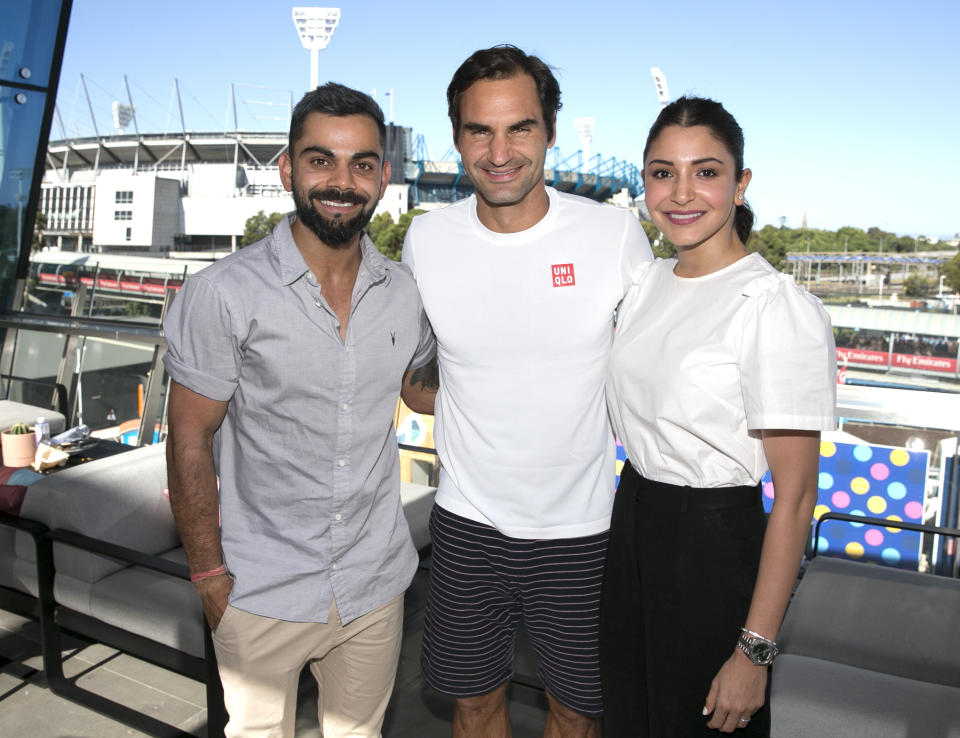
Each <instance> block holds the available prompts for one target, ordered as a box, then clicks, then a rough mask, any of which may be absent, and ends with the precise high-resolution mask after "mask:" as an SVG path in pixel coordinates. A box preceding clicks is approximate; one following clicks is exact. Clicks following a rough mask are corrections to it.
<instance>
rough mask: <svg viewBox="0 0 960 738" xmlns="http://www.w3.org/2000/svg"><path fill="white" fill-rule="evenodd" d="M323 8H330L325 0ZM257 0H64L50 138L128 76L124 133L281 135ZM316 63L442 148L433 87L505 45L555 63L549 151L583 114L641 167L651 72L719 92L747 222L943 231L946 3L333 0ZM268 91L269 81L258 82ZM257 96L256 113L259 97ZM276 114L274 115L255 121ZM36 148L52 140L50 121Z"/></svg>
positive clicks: (98, 109) (947, 207)
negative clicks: (331, 27) (741, 155)
mask: <svg viewBox="0 0 960 738" xmlns="http://www.w3.org/2000/svg"><path fill="white" fill-rule="evenodd" d="M329 4H331V5H333V4H335V3H333V2H331V3H329ZM292 5H293V4H292V3H290V4H288V3H284V2H276V1H275V0H234V1H233V2H222V1H221V0H192V1H191V2H185V1H184V0H166V1H165V2H162V3H141V2H130V0H124V1H122V2H121V1H119V0H74V3H73V15H72V18H71V24H70V31H69V35H68V38H67V48H66V53H65V59H64V66H63V72H62V77H61V82H60V91H59V94H58V107H59V110H60V114H61V118H62V120H63V123H64V126H65V128H66V129H67V132H68V135H90V134H91V133H92V125H91V123H90V116H89V113H88V112H87V107H86V101H85V100H84V98H83V96H82V93H81V92H80V74H83V75H84V76H85V77H86V80H87V87H88V91H89V94H90V97H91V101H92V103H93V106H94V109H95V114H96V116H97V125H98V126H99V128H100V132H101V133H109V132H112V124H111V120H110V104H111V102H112V101H113V100H119V101H121V102H125V101H126V94H125V92H124V88H123V81H122V75H123V74H126V75H127V77H128V79H129V81H130V88H131V93H132V96H133V101H134V104H135V105H136V107H137V116H138V121H139V125H140V129H141V131H149V132H160V131H165V130H169V131H174V130H179V128H180V121H179V114H178V113H177V108H176V105H175V103H174V102H173V96H172V90H173V85H174V79H175V78H176V79H178V80H179V81H180V88H181V98H182V101H183V108H184V115H185V118H186V127H187V128H189V129H192V130H197V131H211V130H223V129H224V127H225V126H226V127H227V128H231V129H232V128H233V117H232V107H231V106H230V105H229V104H228V103H229V100H230V84H231V83H235V84H237V85H240V87H238V91H237V95H236V100H237V107H238V118H239V124H240V126H241V127H243V128H246V129H248V130H254V129H259V130H278V129H285V127H286V122H285V116H286V103H287V100H288V98H289V94H290V93H292V94H293V99H294V101H296V100H297V99H299V97H300V96H301V95H302V94H303V93H304V92H305V90H306V88H307V86H308V84H309V53H308V52H307V51H306V50H305V49H303V48H302V47H301V45H300V42H299V39H298V38H297V35H296V31H295V30H294V26H293V21H292V20H291V7H292ZM340 7H341V10H342V20H341V22H340V26H339V28H338V29H337V30H336V32H335V34H334V37H333V40H332V41H331V43H330V46H329V47H328V48H327V49H326V50H324V51H322V52H320V79H321V81H325V80H327V79H333V80H336V81H339V82H342V83H344V84H347V85H350V86H353V87H357V88H358V89H362V90H365V91H367V92H370V91H371V90H373V89H376V90H377V99H378V101H379V102H380V104H381V105H382V106H383V107H384V110H385V111H387V113H388V114H389V103H390V98H388V97H386V96H385V95H384V93H385V91H386V90H388V89H392V90H393V101H394V121H395V122H396V123H397V124H400V125H404V126H410V127H412V128H413V129H414V133H415V134H422V135H423V136H424V137H425V139H426V142H427V144H428V146H429V148H430V151H431V153H432V154H433V156H434V157H435V158H439V157H441V156H443V155H444V154H445V153H448V152H449V148H450V144H451V137H450V130H449V122H448V120H447V117H446V103H445V98H444V93H445V90H446V86H447V84H448V83H449V80H450V76H451V75H452V73H453V71H454V70H455V69H456V67H457V66H458V65H459V64H460V62H461V61H463V59H464V58H466V56H468V55H469V54H470V52H472V51H473V50H475V49H478V48H484V47H487V46H491V45H493V44H497V43H513V44H516V45H518V46H520V47H521V48H523V49H524V50H526V51H528V52H531V53H536V54H538V55H539V56H541V57H542V58H543V59H544V60H545V61H547V62H548V63H550V64H551V65H553V66H554V67H556V68H557V76H558V79H559V80H560V86H561V89H562V91H563V103H564V106H563V109H562V110H561V112H560V118H559V120H558V141H557V143H558V145H559V146H560V148H561V150H562V151H563V153H564V155H568V154H572V153H574V152H575V151H576V150H577V149H578V148H580V144H579V141H578V139H577V135H576V132H575V130H574V126H573V119H574V118H576V117H579V116H593V117H595V118H596V120H597V123H596V130H595V133H594V140H593V143H592V144H591V153H593V154H596V153H600V154H602V155H603V158H604V159H606V158H607V157H611V156H613V157H617V158H618V159H625V160H627V161H631V162H634V163H636V164H637V165H638V166H640V164H641V155H642V150H643V143H644V139H645V136H646V131H647V129H648V128H649V126H650V124H651V123H652V122H653V119H654V118H655V117H656V114H657V111H658V104H657V99H656V92H655V89H654V85H653V81H652V78H651V76H650V67H653V66H657V67H660V69H662V70H663V72H664V73H665V75H666V77H667V83H668V86H669V91H670V96H671V97H676V96H678V95H680V94H683V93H693V94H699V95H705V96H709V97H713V98H715V99H717V100H720V101H721V102H723V103H724V105H726V106H727V108H728V109H729V110H730V111H731V112H732V113H733V114H734V115H735V116H736V117H737V119H738V120H739V122H740V124H741V125H742V127H743V129H744V132H745V134H746V138H747V150H746V163H747V165H748V166H750V167H751V168H752V170H753V182H752V184H751V185H750V189H749V191H748V199H749V200H750V202H751V203H752V205H753V206H754V209H755V210H756V211H757V215H758V220H759V223H760V224H764V223H774V224H776V223H777V222H778V218H780V217H781V216H784V217H785V218H786V223H787V225H789V226H793V227H798V226H799V225H800V224H801V221H802V219H803V216H804V213H806V216H807V224H808V225H809V226H810V227H816V228H830V229H835V228H838V227H840V226H844V225H852V226H856V227H859V228H864V229H866V228H869V227H871V226H878V227H880V228H883V229H885V230H889V231H893V232H896V233H899V234H905V233H909V234H925V235H932V236H939V237H944V236H951V235H953V234H955V233H957V232H958V231H960V207H958V200H960V186H958V184H957V182H958V180H960V178H958V173H960V146H958V141H957V139H958V135H957V131H958V130H960V95H958V90H960V55H958V54H957V53H956V51H955V47H956V34H957V31H958V29H960V3H956V2H953V0H927V1H920V2H916V3H908V2H906V1H904V2H893V1H892V0H877V1H875V2H870V3H867V2H847V1H845V0H832V1H825V0H810V1H809V2H776V1H775V0H768V2H752V0H746V1H744V2H716V1H713V2H702V1H701V0H690V1H689V2H686V3H682V4H681V3H667V2H659V3H649V2H636V1H634V2H571V1H570V0H554V1H553V2H540V1H539V0H537V1H532V0H530V1H527V2H521V1H518V0H510V1H502V0H485V2H481V3H450V4H444V5H440V4H433V3H429V4H427V3H416V2H397V0H375V1H372V2H358V1H357V0H342V1H341V3H340ZM263 88H274V89H263ZM265 103H272V105H268V104H265ZM277 117H279V118H280V119H281V120H279V121H278V120H274V118H277ZM52 135H53V137H54V138H59V137H60V135H61V131H60V128H59V126H58V125H57V123H55V124H54V128H53V133H52Z"/></svg>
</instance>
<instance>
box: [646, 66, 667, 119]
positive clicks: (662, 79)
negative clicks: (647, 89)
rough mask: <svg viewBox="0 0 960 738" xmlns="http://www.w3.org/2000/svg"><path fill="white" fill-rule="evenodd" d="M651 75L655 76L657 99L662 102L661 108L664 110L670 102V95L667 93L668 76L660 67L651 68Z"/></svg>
mask: <svg viewBox="0 0 960 738" xmlns="http://www.w3.org/2000/svg"><path fill="white" fill-rule="evenodd" d="M650 74H652V75H653V84H655V85H656V86H657V99H658V100H659V101H660V108H661V109H663V108H665V107H667V103H669V102H670V93H669V92H667V76H666V75H665V74H664V73H663V72H661V71H660V67H651V68H650Z"/></svg>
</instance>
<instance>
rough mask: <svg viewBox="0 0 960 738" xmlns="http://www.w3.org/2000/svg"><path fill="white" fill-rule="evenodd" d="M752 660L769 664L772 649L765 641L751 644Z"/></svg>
mask: <svg viewBox="0 0 960 738" xmlns="http://www.w3.org/2000/svg"><path fill="white" fill-rule="evenodd" d="M751 650H752V651H753V660H754V661H755V662H756V663H758V664H769V663H770V662H771V661H773V649H772V648H770V645H769V644H767V643H762V642H761V643H755V644H753V648H752V649H751Z"/></svg>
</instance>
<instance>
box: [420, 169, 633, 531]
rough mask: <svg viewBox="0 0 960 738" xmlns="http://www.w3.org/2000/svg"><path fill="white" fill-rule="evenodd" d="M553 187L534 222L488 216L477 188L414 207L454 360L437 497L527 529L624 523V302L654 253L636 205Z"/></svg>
mask: <svg viewBox="0 0 960 738" xmlns="http://www.w3.org/2000/svg"><path fill="white" fill-rule="evenodd" d="M547 193H548V196H549V200H550V207H549V210H548V211H547V214H546V215H545V216H544V217H543V219H542V220H541V221H540V222H539V223H537V224H536V225H534V226H533V227H531V228H529V229H527V230H525V231H522V232H520V233H494V232H493V231H490V230H488V229H487V228H485V227H484V226H483V225H482V224H481V223H480V221H479V219H478V218H477V208H476V196H472V197H469V198H467V199H466V200H462V201H460V202H458V203H456V204H454V205H450V206H448V207H446V208H443V209H442V210H435V211H433V212H430V213H427V214H425V215H421V216H419V217H417V218H414V220H413V222H412V223H411V224H410V229H409V231H408V232H407V237H406V241H405V242H404V246H403V261H404V262H405V263H406V264H408V265H409V266H410V267H411V269H412V270H413V272H414V274H415V276H416V278H417V285H418V286H419V288H420V294H421V296H422V299H423V305H424V308H425V310H426V311H427V317H429V319H430V323H431V325H432V326H433V330H434V333H435V335H436V337H437V352H438V357H439V360H440V392H439V393H438V395H437V403H436V423H435V425H434V439H435V440H436V444H437V451H438V453H439V454H440V461H441V472H440V485H439V488H438V490H437V497H436V501H437V503H438V504H439V505H441V506H442V507H444V508H445V509H447V510H449V511H450V512H452V513H455V514H457V515H460V516H462V517H465V518H469V519H471V520H476V521H479V522H482V523H485V524H487V525H492V526H494V527H496V528H497V529H498V530H499V531H501V532H502V533H504V534H505V535H508V536H511V537H514V538H522V539H547V538H572V537H579V536H587V535H593V534H595V533H600V532H603V531H604V530H607V528H608V527H609V525H610V511H611V507H612V504H613V492H614V490H613V480H614V472H615V469H614V464H615V458H616V456H615V447H614V441H613V434H612V432H611V429H610V425H609V421H608V418H607V413H606V405H605V401H604V389H603V381H604V374H605V372H606V368H607V361H608V359H609V354H610V345H611V342H612V327H613V313H614V310H615V309H616V306H617V304H618V303H619V302H620V299H621V298H622V297H623V294H624V292H625V291H626V289H627V287H628V286H629V284H630V275H631V274H632V273H633V271H634V270H635V269H636V267H637V266H639V264H640V263H641V262H643V261H648V260H650V259H651V258H652V254H651V252H650V246H649V244H648V243H647V238H646V236H645V235H644V232H643V229H642V228H641V226H640V222H639V221H638V220H637V218H636V217H635V216H634V215H633V214H631V213H630V212H629V211H627V210H623V209H620V208H615V207H612V206H609V205H600V204H598V203H595V202H592V201H590V200H587V199H585V198H582V197H577V196H574V195H567V194H563V193H559V192H557V191H556V190H554V189H553V188H549V187H548V188H547Z"/></svg>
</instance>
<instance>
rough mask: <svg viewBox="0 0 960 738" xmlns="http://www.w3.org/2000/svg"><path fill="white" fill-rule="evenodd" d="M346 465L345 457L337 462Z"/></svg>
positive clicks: (338, 464) (339, 464)
mask: <svg viewBox="0 0 960 738" xmlns="http://www.w3.org/2000/svg"><path fill="white" fill-rule="evenodd" d="M346 465H347V461H346V459H340V460H339V461H338V462H337V466H346Z"/></svg>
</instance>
